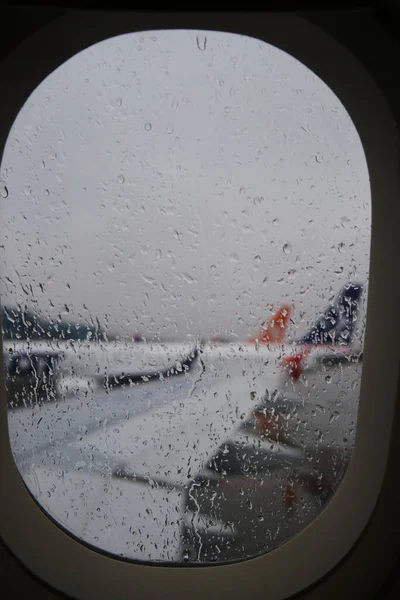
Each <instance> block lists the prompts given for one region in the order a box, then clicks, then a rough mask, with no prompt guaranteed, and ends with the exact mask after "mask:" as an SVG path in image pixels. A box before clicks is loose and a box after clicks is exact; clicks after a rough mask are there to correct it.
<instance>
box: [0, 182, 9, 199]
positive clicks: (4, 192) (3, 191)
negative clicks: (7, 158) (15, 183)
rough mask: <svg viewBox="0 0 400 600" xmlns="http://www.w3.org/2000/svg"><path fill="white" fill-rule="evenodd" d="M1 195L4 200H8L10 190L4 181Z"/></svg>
mask: <svg viewBox="0 0 400 600" xmlns="http://www.w3.org/2000/svg"><path fill="white" fill-rule="evenodd" d="M0 195H1V197H2V198H8V188H7V186H6V184H5V183H4V182H3V181H0Z"/></svg>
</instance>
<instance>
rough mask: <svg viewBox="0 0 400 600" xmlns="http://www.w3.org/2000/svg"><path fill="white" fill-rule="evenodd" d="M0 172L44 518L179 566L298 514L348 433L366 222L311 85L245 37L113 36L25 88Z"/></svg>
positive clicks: (264, 543) (322, 97) (315, 85)
mask: <svg viewBox="0 0 400 600" xmlns="http://www.w3.org/2000/svg"><path fill="white" fill-rule="evenodd" d="M0 179H1V187H0V194H1V198H0V200H1V202H0V206H1V221H0V223H1V225H0V230H1V240H2V241H1V248H2V252H1V255H0V256H1V258H0V261H1V263H0V268H1V279H0V295H1V301H2V332H3V344H4V357H5V359H4V370H5V374H6V388H7V402H8V423H9V432H10V437H11V444H12V451H13V456H14V460H15V462H16V465H17V467H18V469H19V472H20V474H21V476H22V478H23V480H24V482H25V484H26V486H27V488H28V489H29V491H30V493H31V494H32V495H33V496H34V498H35V499H36V500H37V501H38V503H39V504H40V506H41V507H42V508H43V510H44V511H45V512H46V513H47V514H49V515H51V517H52V518H53V519H54V520H55V521H56V522H57V523H58V524H59V525H60V527H62V528H63V529H64V530H65V531H67V532H68V533H70V534H71V535H73V536H75V537H76V538H78V539H79V540H81V541H83V542H85V543H87V544H89V545H91V546H92V547H94V548H98V549H100V550H102V551H105V552H108V553H110V554H112V555H116V556H120V557H124V558H129V559H132V560H138V561H149V562H154V563H160V562H167V563H182V564H184V563H189V564H194V565H195V564H199V563H202V564H204V563H216V562H217V563H218V562H219V563H222V562H226V561H230V560H240V559H244V558H247V557H249V556H253V555H256V554H258V553H262V552H267V551H270V550H272V549H274V548H276V547H277V546H278V545H280V544H282V543H283V542H285V541H286V540H287V539H289V538H290V537H292V536H294V535H296V534H297V533H299V532H300V531H301V530H302V529H303V528H304V527H305V526H306V525H308V524H309V523H310V522H311V521H312V520H313V519H315V518H316V516H317V515H318V514H320V512H321V511H322V510H323V509H324V507H325V506H326V505H327V503H328V502H329V501H330V499H331V498H332V496H333V495H334V494H335V491H336V490H337V488H338V486H339V485H340V482H341V481H342V479H343V476H344V474H345V472H346V469H347V467H348V464H349V461H350V459H351V455H352V449H353V446H354V440H355V430H356V421H357V406H358V396H359V388H360V379H361V369H362V348H363V336H364V325H365V300H366V295H367V283H368V266H369V244H370V226H371V212H370V203H371V199H370V189H369V177H368V169H367V164H366V160H365V156H364V152H363V148H362V144H361V141H360V138H359V136H358V133H357V131H356V129H355V126H354V124H353V123H352V121H351V119H350V117H349V115H348V113H347V111H346V109H345V108H344V106H343V105H342V104H341V102H340V101H339V100H338V98H337V97H336V96H335V94H334V93H333V92H332V90H331V89H330V88H329V87H328V86H327V85H326V84H325V83H324V82H323V81H322V80H321V79H319V78H318V77H317V76H316V75H315V74H314V73H312V72H311V71H310V70H309V69H308V68H307V67H305V66H304V65H303V64H302V63H300V62H299V61H298V60H296V59H294V58H293V57H292V56H290V55H288V54H286V53H285V52H283V51H281V50H279V49H277V48H275V47H273V46H271V45H269V44H266V43H264V42H260V41H259V40H257V39H254V38H250V37H245V36H241V35H237V34H228V33H222V32H215V31H214V32H210V31H203V32H196V31H189V30H169V31H146V32H140V33H131V34H127V35H122V36H118V37H114V38H111V39H107V40H104V41H103V42H101V43H98V44H96V45H94V46H92V47H90V48H87V49H86V50H85V51H83V52H80V53H79V54H77V55H75V56H74V57H72V58H71V59H70V60H68V61H67V62H66V63H64V64H63V65H62V66H61V67H59V68H58V69H57V70H55V71H54V72H53V73H51V75H49V76H48V77H47V78H46V79H45V80H44V81H43V82H42V83H41V84H40V85H39V86H38V87H37V88H36V89H35V90H34V91H33V93H32V94H31V96H30V97H29V99H28V100H27V102H26V103H25V105H24V106H23V108H22V110H21V111H20V113H19V114H18V116H17V118H16V120H15V122H14V124H13V127H12V129H11V131H10V133H9V137H8V140H7V145H6V148H5V152H4V155H3V159H2V163H1V172H0Z"/></svg>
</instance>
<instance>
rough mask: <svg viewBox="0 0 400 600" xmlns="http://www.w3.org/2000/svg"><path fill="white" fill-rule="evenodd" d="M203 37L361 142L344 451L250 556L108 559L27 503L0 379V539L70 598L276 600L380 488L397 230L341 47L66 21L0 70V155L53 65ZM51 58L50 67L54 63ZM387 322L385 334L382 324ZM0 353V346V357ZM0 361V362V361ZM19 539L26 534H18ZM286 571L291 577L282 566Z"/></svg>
mask: <svg viewBox="0 0 400 600" xmlns="http://www.w3.org/2000/svg"><path fill="white" fill-rule="evenodd" d="M162 28H164V29H165V28H170V29H182V28H185V29H195V30H199V29H206V30H221V31H229V32H232V33H241V34H244V35H249V36H252V37H255V38H259V39H261V40H264V41H265V42H267V43H269V44H273V45H275V46H277V47H279V48H281V49H282V50H284V51H286V52H288V53H289V54H291V55H292V56H294V57H295V58H297V59H298V60H300V61H302V62H303V63H304V64H305V65H306V66H307V67H308V68H310V69H311V70H313V71H314V72H315V73H316V74H317V75H318V76H319V77H321V78H322V79H323V80H324V81H325V82H326V83H327V85H329V87H330V88H331V89H332V90H333V91H334V92H335V93H336V94H337V96H338V97H339V99H340V100H341V102H342V103H343V104H344V106H345V107H346V109H347V110H348V112H349V114H350V116H351V118H352V120H353V122H354V124H355V126H356V128H357V130H358V132H359V135H360V137H361V140H362V143H363V146H364V150H365V154H366V158H367V163H368V167H369V174H370V180H371V196H372V241H371V258H370V275H369V294H368V319H367V329H366V336H365V345H364V360H363V375H362V382H361V394H360V406H359V412H358V421H357V434H356V444H355V449H354V453H353V458H352V460H351V462H350V466H349V469H348V471H347V474H346V476H345V478H344V481H343V482H342V484H341V485H340V487H339V489H338V491H337V492H336V494H335V496H334V498H333V500H332V501H331V502H330V504H329V505H328V506H327V508H326V509H325V510H324V511H323V512H322V513H321V515H320V516H319V517H318V518H317V519H316V520H315V521H314V522H313V523H312V524H311V525H310V526H308V527H307V528H306V529H305V530H303V531H302V532H301V533H299V534H298V535H297V536H296V537H295V538H293V539H292V540H289V541H288V542H287V543H285V544H284V545H282V546H281V547H279V548H277V549H276V550H273V551H271V552H269V553H267V554H264V555H262V556H259V557H257V558H254V559H249V560H246V561H243V562H238V563H234V564H229V565H221V566H212V567H201V566H198V565H197V566H196V565H185V566H177V567H172V566H156V565H154V566H150V565H144V564H139V563H133V562H127V561H122V560H119V559H117V558H115V559H114V558H110V557H108V556H105V555H104V554H100V553H98V552H95V551H93V550H91V549H89V548H88V547H86V546H84V545H82V544H81V543H79V542H78V541H77V540H75V539H74V538H72V537H70V536H69V535H67V534H66V533H64V532H63V531H62V530H61V529H60V528H58V527H57V526H56V525H55V524H54V523H53V522H52V521H51V520H50V519H49V518H48V517H47V516H46V515H45V513H44V512H43V511H42V510H41V509H40V508H39V507H38V505H37V504H36V503H35V502H34V501H33V500H32V498H31V496H30V494H29V492H28V491H27V489H26V488H25V486H24V484H23V482H22V479H21V477H20V476H19V474H18V471H17V468H16V465H15V463H14V460H13V458H12V455H11V450H10V443H9V438H8V426H7V407H6V398H5V391H4V374H3V372H2V370H1V374H0V388H1V389H0V393H1V402H0V444H1V445H0V453H1V454H0V457H1V458H0V460H1V471H0V533H1V536H2V538H3V539H4V541H5V543H6V544H7V545H8V547H9V548H10V549H11V551H12V552H13V553H14V554H15V555H16V556H17V557H18V558H19V559H20V560H21V561H22V562H23V563H24V564H25V565H26V566H27V567H28V569H30V570H31V571H32V572H33V573H34V574H35V575H37V576H38V577H39V578H41V579H43V580H44V581H46V582H47V583H48V584H49V585H51V586H52V587H54V588H55V589H59V590H60V591H62V592H63V593H65V594H68V595H70V596H72V597H74V598H78V599H82V600H91V599H92V598H93V599H96V600H102V599H109V598H115V599H120V600H125V599H128V598H129V599H130V598H132V597H135V598H143V599H144V598H146V599H148V598H152V599H157V598H165V597H166V595H169V594H170V595H172V596H173V597H174V598H176V599H177V600H179V599H180V598H185V600H187V598H188V597H190V595H193V590H194V591H196V592H198V591H199V590H201V595H202V597H206V598H224V597H227V598H228V597H229V599H230V600H231V599H232V597H233V598H234V597H235V596H238V597H239V596H241V597H242V596H243V595H244V594H246V592H248V591H249V588H251V595H252V598H261V597H263V598H265V597H268V599H269V600H280V599H283V598H287V597H288V596H290V595H291V594H294V593H296V592H299V591H300V590H302V589H304V588H306V587H308V586H310V585H311V584H312V583H313V582H315V581H317V580H318V579H320V578H321V577H323V576H324V575H326V574H327V573H328V572H329V571H330V570H331V569H332V568H334V567H335V566H336V565H337V563H338V562H339V561H340V560H341V559H342V558H343V557H344V556H345V555H346V554H347V553H348V552H349V551H350V549H351V548H352V547H353V545H354V544H355V542H356V541H357V539H358V538H359V536H360V535H361V533H362V532H363V530H364V528H365V527H366V525H367V522H368V520H369V518H370V516H371V514H372V511H373V509H374V507H375V504H376V501H377V498H378V494H379V491H380V488H381V485H382V481H383V476H384V471H385V466H386V462H387V456H388V448H389V441H390V432H391V425H392V419H393V412H394V406H395V401H396V392H397V379H398V372H399V364H400V346H399V344H398V339H400V331H399V329H400V319H398V318H397V319H396V318H393V319H391V316H393V317H395V315H396V314H397V313H398V310H399V306H400V298H399V291H398V289H397V288H398V286H393V278H394V277H395V274H396V273H397V272H398V265H397V259H398V247H399V244H398V240H397V237H396V234H397V231H396V225H397V224H398V223H400V203H399V202H398V198H399V197H400V196H399V181H398V164H399V150H398V143H399V135H398V132H397V128H396V124H395V122H394V120H393V118H392V116H391V113H390V111H389V108H388V106H387V104H386V102H385V100H384V98H383V96H382V94H381V92H380V90H379V88H378V87H377V86H376V84H375V82H374V81H373V79H372V77H371V76H370V75H369V74H368V73H367V72H366V70H365V69H364V67H363V66H362V65H361V64H360V63H359V62H358V61H357V60H356V59H355V57H354V56H353V55H352V54H350V53H349V52H348V51H347V50H346V49H345V48H344V47H342V46H341V45H340V44H338V43H337V42H336V41H334V40H333V39H332V38H330V37H329V36H328V35H327V34H325V33H324V32H323V31H322V30H320V29H319V28H318V27H316V26H314V25H312V24H310V23H308V22H307V21H305V20H302V19H300V18H298V17H295V16H292V15H279V14H271V13H259V14H257V13H250V14H248V15H246V14H244V13H238V14H228V13H223V14H218V13H215V14H213V13H211V14H206V13H201V14H197V15H196V14H195V13H193V14H189V13H188V14H186V15H182V14H179V13H171V14H169V13H163V14H161V15H159V14H157V13H149V14H146V13H123V12H118V13H109V12H107V13H101V12H99V13H93V12H90V13H85V12H82V13H80V14H79V13H70V14H68V15H66V16H64V17H62V18H60V19H58V20H57V21H54V22H53V23H51V24H49V25H47V26H46V27H44V28H42V29H41V30H39V31H38V32H37V33H36V34H35V35H34V36H32V37H31V38H29V39H28V40H26V41H25V42H24V43H23V44H21V46H19V47H18V48H17V49H16V50H15V51H14V52H13V53H12V54H11V55H9V56H8V57H7V58H6V60H5V61H4V62H3V63H2V64H0V81H1V82H2V110H1V111H0V149H1V151H2V150H3V149H4V146H5V143H6V139H7V136H8V132H9V130H10V128H11V126H12V124H13V121H14V119H15V117H16V115H17V113H18V110H19V109H20V108H21V106H22V104H23V103H24V102H25V100H26V99H27V97H28V96H29V94H30V93H31V92H32V91H33V90H34V89H35V88H36V87H37V85H39V84H40V83H41V81H42V80H43V79H44V78H45V77H46V76H47V75H48V74H49V72H50V71H51V70H53V69H54V68H55V67H57V66H59V65H61V64H62V63H63V62H64V61H65V60H67V59H68V58H69V57H71V56H73V55H74V54H76V53H77V52H79V51H80V50H82V49H84V48H85V47H87V46H89V45H91V44H93V43H96V42H99V41H101V40H103V39H106V38H107V37H112V36H116V35H120V34H123V33H128V32H133V31H141V30H154V29H162ZM56 57H58V58H56ZM382 315H387V319H388V322H389V326H387V327H382V322H381V316H382ZM1 352H2V344H0V353H1ZM0 359H1V360H2V356H1V355H0ZM27 532H29V535H27ZM293 565H295V566H296V568H295V569H293V568H292V566H293Z"/></svg>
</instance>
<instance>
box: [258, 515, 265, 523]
mask: <svg viewBox="0 0 400 600" xmlns="http://www.w3.org/2000/svg"><path fill="white" fill-rule="evenodd" d="M257 518H258V520H259V521H260V523H262V521H264V517H263V516H262V515H258V517H257Z"/></svg>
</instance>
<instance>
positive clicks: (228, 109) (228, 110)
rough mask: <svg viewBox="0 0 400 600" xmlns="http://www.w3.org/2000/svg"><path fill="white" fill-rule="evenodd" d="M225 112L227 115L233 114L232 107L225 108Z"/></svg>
mask: <svg viewBox="0 0 400 600" xmlns="http://www.w3.org/2000/svg"><path fill="white" fill-rule="evenodd" d="M225 112H226V114H229V113H230V112H231V107H230V106H225Z"/></svg>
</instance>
